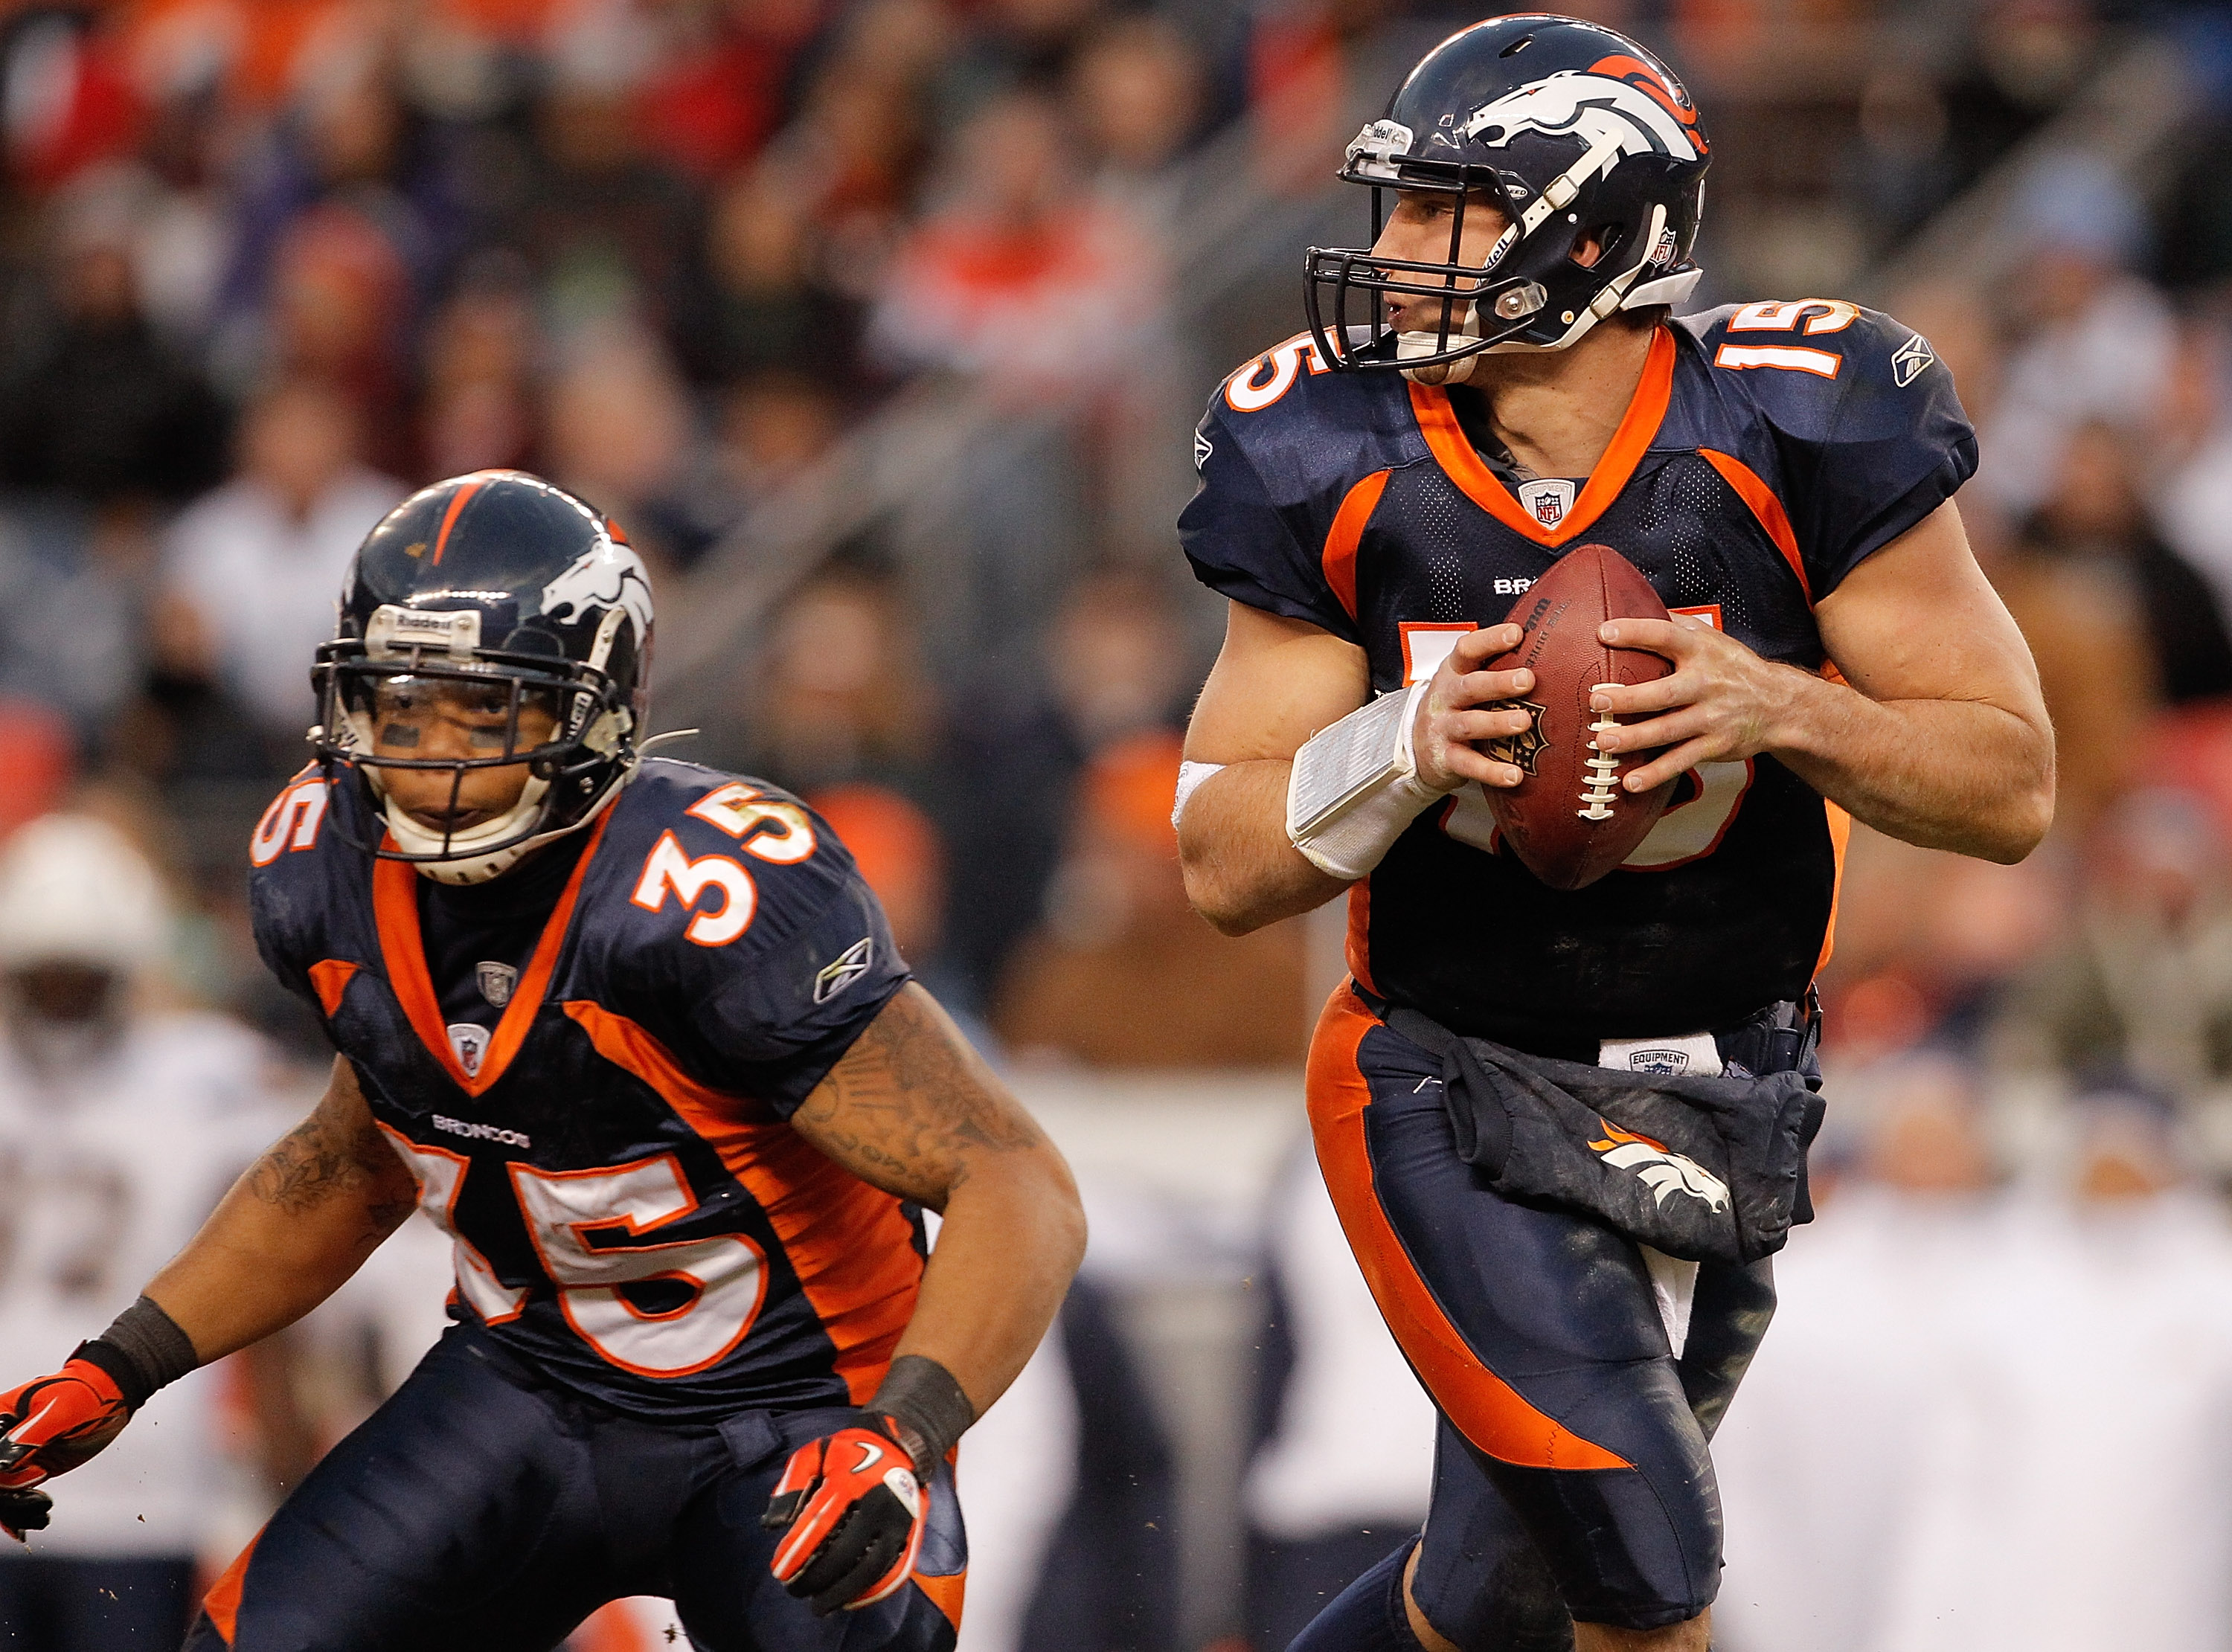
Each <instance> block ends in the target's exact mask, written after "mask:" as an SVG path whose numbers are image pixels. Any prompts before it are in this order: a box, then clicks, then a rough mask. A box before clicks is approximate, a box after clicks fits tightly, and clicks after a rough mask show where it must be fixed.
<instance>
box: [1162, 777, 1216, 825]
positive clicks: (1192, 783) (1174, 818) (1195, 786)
mask: <svg viewBox="0 0 2232 1652" xmlns="http://www.w3.org/2000/svg"><path fill="white" fill-rule="evenodd" d="M1223 767H1224V765H1223V763H1189V762H1180V763H1179V764H1178V796H1177V797H1176V798H1174V799H1173V800H1171V826H1177V825H1178V820H1179V819H1180V818H1181V817H1182V816H1184V813H1185V806H1186V802H1187V800H1189V799H1190V798H1191V797H1192V796H1193V794H1195V793H1196V792H1197V791H1199V790H1200V789H1201V783H1202V782H1203V781H1205V780H1207V779H1208V778H1209V777H1210V775H1211V774H1216V773H1217V770H1219V769H1220V768H1223Z"/></svg>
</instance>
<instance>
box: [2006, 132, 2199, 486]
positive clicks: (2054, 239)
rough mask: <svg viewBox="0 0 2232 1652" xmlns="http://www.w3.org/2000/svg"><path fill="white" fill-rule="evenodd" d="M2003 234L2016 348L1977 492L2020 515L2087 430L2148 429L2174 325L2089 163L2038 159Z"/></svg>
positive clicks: (2118, 198)
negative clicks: (2010, 247) (2014, 275)
mask: <svg viewBox="0 0 2232 1652" xmlns="http://www.w3.org/2000/svg"><path fill="white" fill-rule="evenodd" d="M2012 217H2013V224H2012V227H2011V230H2010V231H2009V233H2010V234H2011V235H2012V236H2014V238H2015V240H2016V241H2017V242H2018V243H2020V245H2021V251H2022V258H2021V263H2020V264H2019V265H2018V269H2019V271H2020V272H2021V280H2020V283H2019V284H2018V285H2017V286H2016V287H2015V290H2014V294H2013V298H2014V301H2015V305H2016V307H2017V314H2016V316H2015V320H2016V322H2017V325H2018V327H2019V328H2020V329H2021V343H2019V344H2018V346H2017V347H2016V348H2015V353H2013V355H2012V356H2011V357H2010V358H2009V360H2008V366H2007V373H2006V376H2005V378H2004V379H2003V381H2002V386H2001V393H2000V396H1999V398H1998V400H1997V402H1996V404H1995V411H1994V414H1993V418H1992V419H1991V422H1990V423H1989V424H1988V425H1986V426H1985V427H1984V429H1983V431H1982V446H1983V453H1984V461H1983V465H1982V469H1981V470H1979V472H1978V474H1977V483H1978V485H1979V487H1980V488H1981V489H1982V490H1983V492H1984V494H1985V495H1986V496H1988V497H1989V498H1992V499H1994V500H1995V501H1996V502H1998V503H1999V504H2000V505H2001V506H2002V508H2003V509H2006V510H2007V511H2008V513H2009V514H2010V515H2014V516H2016V517H2021V516H2025V515H2028V514H2029V513H2030V512H2031V511H2033V510H2034V509H2037V508H2038V507H2039V506H2040V505H2041V504H2043V503H2044V502H2046V500H2047V497H2048V496H2049V495H2051V494H2052V493H2053V491H2054V483H2055V481H2056V478H2057V476H2058V474H2059V470H2060V464H2061V461H2062V458H2063V456H2064V454H2065V452H2066V451H2067V448H2068V446H2069V444H2070V443H2071V441H2072V440H2073V437H2075V436H2076V434H2077V432H2078V431H2079V430H2080V429H2081V428H2082V427H2083V426H2085V425H2086V424H2105V425H2107V426H2109V427H2110V428H2111V429H2113V430H2118V431H2130V432H2134V433H2138V432H2144V431H2147V430H2148V429H2149V428H2150V427H2151V424H2152V422H2153V420H2154V418H2155V417H2156V414H2157V410H2158V408H2159V405H2160V402H2161V398H2162V394H2163V392H2164V387H2165V386H2166V385H2167V384H2168V382H2169V379H2170V361H2171V356H2172V354H2173V353H2174V351H2175V350H2176V348H2177V328H2176V327H2175V325H2174V324H2173V322H2172V320H2171V317H2170V307H2169V305H2168V304H2167V303H2166V302H2165V301H2164V299H2163V297H2162V295H2161V294H2159V293H2157V291H2156V290H2155V289H2154V288H2151V287H2150V286H2148V285H2147V284H2146V283H2145V282H2142V281H2141V280H2139V279H2138V277H2137V276H2136V275H2132V274H2131V263H2132V262H2133V261H2134V260H2135V259H2136V258H2138V256H2140V255H2141V254H2142V252H2143V251H2144V240H2145V236H2146V233H2147V231H2146V224H2145V221H2144V216H2143V214H2142V212H2141V210H2140V207H2139V204H2138V201H2137V200H2136V199H2135V198H2133V196H2132V194H2131V190H2130V188H2129V186H2128V185H2125V183H2124V181H2123V180H2122V178H2119V177H2118V175H2117V174H2116V173H2115V172H2112V170H2110V169H2109V167H2108V166H2107V165H2106V164H2105V162H2102V161H2099V160H2098V159H2093V158H2092V157H2090V156H2087V155H2084V154H2077V153H2064V154H2058V155H2053V156H2048V157H2047V158H2045V159H2041V161H2039V162H2038V163H2036V164H2034V165H2032V166H2031V167H2030V168H2029V170H2028V172H2027V173H2026V174H2025V176H2024V178H2023V179H2022V182H2021V191H2020V193H2019V195H2018V197H2017V199H2016V202H2015V206H2014V208H2013V211H2012Z"/></svg>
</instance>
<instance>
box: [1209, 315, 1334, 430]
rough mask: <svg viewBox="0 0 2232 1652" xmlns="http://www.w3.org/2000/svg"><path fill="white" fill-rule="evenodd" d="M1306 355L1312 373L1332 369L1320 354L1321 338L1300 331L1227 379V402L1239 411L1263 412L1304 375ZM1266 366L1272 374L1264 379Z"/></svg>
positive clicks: (1225, 394) (1225, 393)
mask: <svg viewBox="0 0 2232 1652" xmlns="http://www.w3.org/2000/svg"><path fill="white" fill-rule="evenodd" d="M1306 355H1307V357H1308V358H1309V362H1310V372H1311V373H1328V372H1330V371H1332V369H1331V368H1329V367H1328V366H1327V364H1326V361H1325V359H1324V358H1323V357H1322V356H1320V355H1319V354H1318V341H1317V340H1315V339H1314V338H1312V337H1311V336H1310V335H1309V334H1307V333H1297V334H1294V337H1293V338H1291V339H1288V340H1287V341H1286V342H1285V343H1284V344H1275V345H1273V346H1272V347H1270V348H1269V349H1268V350H1266V351H1265V352H1264V353H1262V355H1260V356H1258V357H1256V360H1253V361H1251V362H1249V364H1248V365H1247V366H1244V367H1242V368H1240V369H1239V370H1238V371H1236V373H1233V374H1232V376H1231V377H1230V378H1229V379H1226V380H1225V381H1224V402H1225V405H1226V406H1228V407H1230V408H1231V409H1232V411H1234V412H1236V413H1260V412H1262V411H1263V410H1264V409H1265V408H1267V407H1268V406H1269V405H1271V404H1272V403H1274V402H1275V401H1277V400H1278V399H1279V398H1280V397H1281V396H1283V395H1285V394H1286V393H1287V392H1288V391H1289V390H1292V389H1293V388H1294V380H1295V379H1298V378H1300V377H1301V370H1302V358H1303V357H1304V356H1306ZM1266 366H1268V367H1269V368H1270V369H1271V376H1270V377H1269V378H1268V379H1262V378H1261V375H1262V372H1263V369H1264V368H1265V367H1266ZM1259 379H1261V382H1258V380H1259Z"/></svg>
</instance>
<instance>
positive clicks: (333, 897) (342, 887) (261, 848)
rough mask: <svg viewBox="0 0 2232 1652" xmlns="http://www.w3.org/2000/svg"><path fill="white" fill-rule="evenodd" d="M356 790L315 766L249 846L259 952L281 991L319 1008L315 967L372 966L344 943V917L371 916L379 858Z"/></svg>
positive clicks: (268, 814)
mask: <svg viewBox="0 0 2232 1652" xmlns="http://www.w3.org/2000/svg"><path fill="white" fill-rule="evenodd" d="M355 791H356V788H355V787H354V786H353V785H351V784H348V783H347V782H346V781H345V782H342V783H341V784H337V785H333V786H328V784H327V783H326V781H325V780H324V778H323V777H322V776H321V774H319V772H318V770H317V768H316V766H315V765H312V766H310V767H308V768H303V769H302V770H301V771H300V772H299V773H297V774H295V776H294V777H293V778H292V779H291V780H289V781H288V782H287V783H286V784H285V785H284V786H282V787H280V788H279V793H278V795H276V797H274V798H273V799H272V800H271V801H270V803H269V805H267V806H266V807H265V808H264V811H263V814H262V815H261V816H260V817H259V818H258V819H257V820H256V826H255V829H254V830H253V831H252V832H250V834H249V840H248V907H249V920H250V924H251V926H252V927H253V929H254V931H255V935H256V952H257V953H258V954H259V955H260V956H262V958H263V962H264V965H265V967H266V968H267V969H269V970H270V971H271V973H272V974H273V975H275V976H276V977H277V978H278V980H279V982H280V984H281V985H282V987H284V988H287V990H288V991H289V992H291V993H293V994H295V995H296V996H297V997H300V998H302V999H304V1000H305V1001H308V1002H309V1003H312V1004H313V1005H315V1003H316V1002H317V995H316V994H315V992H314V991H313V990H312V988H311V986H310V977H309V972H310V969H311V966H313V965H314V964H316V963H318V962H321V961H322V960H324V959H328V958H335V957H338V958H341V959H344V960H346V961H347V962H355V963H369V962H373V961H372V960H371V959H370V958H367V957H359V956H356V953H357V951H358V950H359V949H357V948H354V947H353V946H352V945H351V943H349V942H348V941H347V940H346V939H344V938H341V937H342V932H343V931H345V930H348V929H350V928H351V927H352V926H350V925H348V924H346V923H340V922H337V921H336V919H337V917H338V916H339V915H340V914H341V913H342V912H344V911H345V910H347V909H349V908H350V907H351V905H352V904H353V903H354V904H360V905H361V906H362V907H363V908H364V909H365V910H369V907H370V904H371V900H372V865H373V857H372V854H371V852H370V851H369V849H368V848H367V846H366V845H369V844H370V843H372V842H373V841H374V840H375V837H376V833H375V834H374V835H373V836H367V826H366V825H365V823H364V821H363V820H361V819H360V814H361V811H360V808H359V807H358V802H359V800H358V799H357V798H356V796H355Z"/></svg>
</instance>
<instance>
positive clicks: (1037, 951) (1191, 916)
mask: <svg viewBox="0 0 2232 1652" xmlns="http://www.w3.org/2000/svg"><path fill="white" fill-rule="evenodd" d="M1177 785H1178V736H1177V735H1175V734H1171V733H1168V732H1166V731H1161V730H1157V731H1153V732H1150V733H1145V734H1138V735H1131V736H1128V737H1127V738H1126V739H1123V740H1119V741H1117V742H1113V743H1112V744H1109V745H1107V746H1105V747H1103V748H1101V750H1100V752H1099V753H1098V754H1097V755H1095V756H1094V757H1093V761H1091V762H1090V763H1089V764H1088V765H1087V768H1086V771H1085V774H1084V777H1083V780H1082V783H1081V784H1080V787H1079V794H1078V799H1077V808H1076V810H1075V813H1074V815H1073V816H1072V819H1071V825H1070V832H1069V836H1068V842H1067V848H1066V852H1065V854H1064V856H1063V858H1062V863H1061V866H1060V867H1059V869H1058V870H1057V871H1055V874H1054V879H1053V882H1052V883H1051V884H1049V885H1048V891H1047V905H1046V915H1045V918H1044V921H1043V923H1041V927H1040V928H1039V930H1036V931H1035V933H1033V934H1031V935H1028V936H1025V937H1024V938H1023V940H1022V943H1020V944H1019V945H1018V946H1017V947H1016V948H1015V952H1014V954H1013V955H1012V956H1010V957H1009V961H1008V965H1007V969H1006V970H1005V971H1004V973H1003V974H1002V978H1001V982H1000V987H999V990H998V991H997V993H996V994H995V997H994V1000H993V1007H992V1024H993V1026H994V1027H995V1028H996V1029H997V1031H998V1032H999V1033H1000V1036H1001V1038H1002V1040H1004V1041H1005V1042H1006V1043H1007V1045H1008V1046H1009V1048H1011V1049H1013V1050H1015V1052H1016V1053H1018V1054H1019V1055H1024V1056H1029V1055H1039V1056H1054V1057H1057V1058H1067V1059H1073V1060H1076V1061H1081V1062H1083V1063H1085V1064H1086V1065H1087V1066H1113V1067H1187V1066H1207V1067H1233V1066H1288V1065H1299V1064H1300V1062H1301V1057H1302V1050H1303V1046H1304V1044H1305V1042H1306V1037H1307V1029H1306V1027H1305V1021H1306V1020H1307V1016H1306V1014H1305V1009H1306V1007H1305V1005H1304V1004H1303V1001H1302V935H1301V926H1300V925H1299V924H1297V923H1275V924H1273V925H1271V926H1270V927H1268V928H1267V929H1262V930H1257V931H1256V933H1255V934H1253V935H1246V936H1240V937H1239V938H1238V939H1236V940H1231V939H1227V938H1226V937H1224V936H1219V935H1218V934H1217V933H1216V931H1214V930H1211V929H1210V927H1209V926H1208V925H1207V924H1206V923H1203V922H1202V920H1201V918H1200V917H1198V916H1197V914H1196V913H1195V911H1194V910H1193V908H1192V906H1191V904H1188V902H1187V900H1186V895H1185V885H1184V882H1183V880H1181V879H1180V878H1179V876H1178V832H1177V830H1176V828H1174V827H1173V826H1171V794H1172V792H1173V791H1174V790H1175V789H1176V787H1177Z"/></svg>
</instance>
